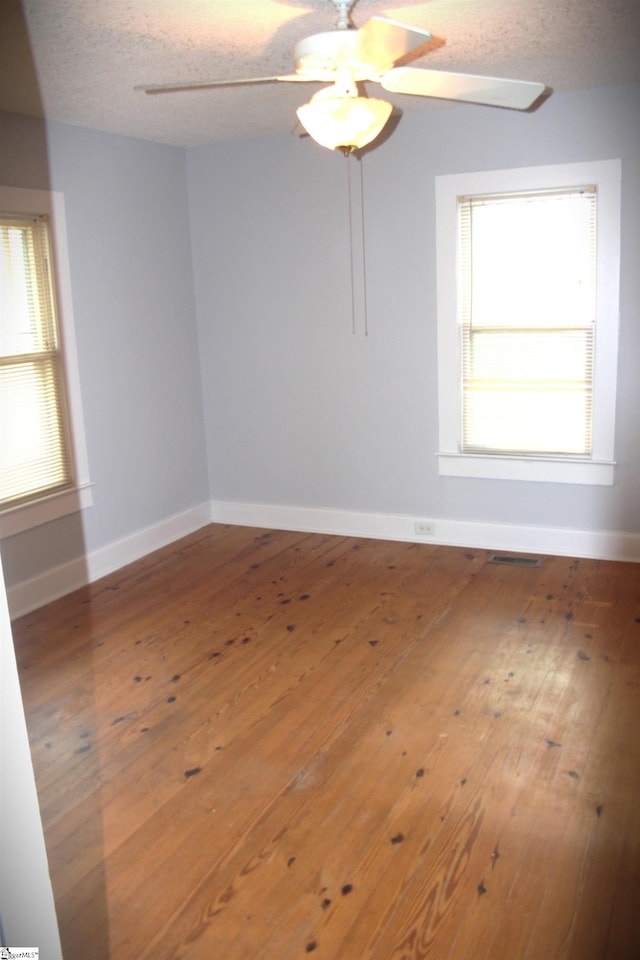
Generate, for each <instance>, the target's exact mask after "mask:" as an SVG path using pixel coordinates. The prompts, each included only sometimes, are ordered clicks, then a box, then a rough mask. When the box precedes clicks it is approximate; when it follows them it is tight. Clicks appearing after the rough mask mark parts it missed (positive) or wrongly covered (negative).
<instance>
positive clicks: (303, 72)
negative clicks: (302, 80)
mask: <svg viewBox="0 0 640 960" xmlns="http://www.w3.org/2000/svg"><path fill="white" fill-rule="evenodd" d="M357 42H358V31H357V30H331V31H329V32H327V33H315V34H313V35H312V36H310V37H306V38H305V39H304V40H300V41H299V43H297V44H296V45H295V47H294V51H293V55H294V58H295V64H296V73H298V74H299V75H300V76H304V77H309V78H313V79H314V80H321V81H331V80H333V79H334V78H335V74H336V70H338V68H339V67H347V68H348V69H349V70H350V72H351V74H352V76H353V79H354V80H355V81H358V80H375V79H376V78H377V72H372V70H371V65H370V64H366V63H362V61H360V60H358V59H357V57H356V55H355V54H356V46H357Z"/></svg>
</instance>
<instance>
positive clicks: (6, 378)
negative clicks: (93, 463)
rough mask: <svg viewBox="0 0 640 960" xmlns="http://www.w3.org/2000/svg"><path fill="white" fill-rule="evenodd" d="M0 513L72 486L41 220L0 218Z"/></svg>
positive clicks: (46, 243) (45, 237)
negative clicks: (36, 497) (0, 507)
mask: <svg viewBox="0 0 640 960" xmlns="http://www.w3.org/2000/svg"><path fill="white" fill-rule="evenodd" d="M0 432H1V435H2V448H1V454H0V505H2V506H8V505H12V504H14V503H19V502H22V501H25V500H28V499H31V498H33V497H35V496H41V495H42V494H43V493H46V492H54V491H56V490H58V489H62V488H64V487H66V486H68V485H70V483H71V463H70V455H69V443H68V439H67V429H66V416H65V402H64V374H63V364H62V355H61V350H60V342H59V335H58V327H57V321H56V311H55V296H54V288H53V278H52V274H51V258H50V249H49V233H48V224H47V219H46V217H44V216H41V217H33V216H25V217H20V216H16V215H14V214H11V215H9V216H4V215H1V214H0Z"/></svg>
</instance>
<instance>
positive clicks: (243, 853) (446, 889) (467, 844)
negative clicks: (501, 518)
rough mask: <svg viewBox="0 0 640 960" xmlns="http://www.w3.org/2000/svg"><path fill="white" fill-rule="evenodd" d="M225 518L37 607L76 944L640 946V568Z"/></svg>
mask: <svg viewBox="0 0 640 960" xmlns="http://www.w3.org/2000/svg"><path fill="white" fill-rule="evenodd" d="M488 558H489V554H488V553H487V552H486V551H483V550H461V549H454V548H444V547H437V546H434V545H429V544H407V543H388V542H381V541H374V540H359V539H352V538H344V537H330V536H323V535H308V534H301V533H284V532H277V531H266V532H265V531H261V530H254V529H248V528H240V527H227V526H215V525H214V526H210V527H206V528H205V529H203V530H201V531H199V532H197V533H195V534H193V535H191V536H190V537H187V538H185V539H184V540H181V541H179V542H178V543H176V544H173V545H171V546H170V547H167V548H165V549H163V550H161V551H159V552H157V553H155V554H153V555H151V556H149V557H147V558H145V559H144V560H141V561H139V562H138V563H136V564H133V565H131V566H129V567H127V568H125V569H124V570H121V571H119V572H118V573H116V574H114V575H112V576H110V577H107V578H105V579H103V580H101V581H99V582H97V583H95V584H93V585H92V586H91V587H88V588H86V589H84V590H82V591H79V592H77V593H74V594H72V595H70V596H68V597H65V598H63V599H61V600H59V601H57V602H55V603H53V604H50V605H49V606H48V607H46V608H43V609H42V610H39V611H37V612H35V613H33V614H30V615H28V616H26V617H23V618H22V619H20V620H18V621H16V622H15V624H14V635H15V643H16V651H17V656H18V663H19V669H20V675H21V682H22V686H23V696H24V702H25V709H26V713H27V724H28V728H29V734H30V739H31V746H32V754H33V760H34V766H35V771H36V780H37V785H38V792H39V797H40V804H41V809H42V815H43V821H44V828H45V837H46V842H47V848H48V853H49V860H50V868H51V873H52V880H53V887H54V894H55V899H56V904H57V910H58V919H59V924H60V931H61V938H62V944H63V952H64V957H65V960H87V958H91V960H111V958H116V957H117V958H118V960H169V958H171V960H177V958H182V957H184V958H189V960H254V958H256V960H257V958H259V960H294V958H301V957H304V956H306V955H307V954H313V955H314V957H317V958H318V960H321V958H322V960H426V958H429V960H489V958H491V960H556V958H558V960H559V958H566V960H613V958H616V960H627V958H632V957H633V958H635V957H637V956H640V920H639V917H638V909H639V904H640V869H639V868H640V696H639V690H640V686H639V685H640V566H639V565H633V564H624V563H611V562H598V561H589V560H572V559H566V558H551V557H543V558H541V559H542V563H541V566H539V567H522V566H514V565H497V564H493V563H489V562H488Z"/></svg>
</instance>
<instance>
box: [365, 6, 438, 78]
mask: <svg viewBox="0 0 640 960" xmlns="http://www.w3.org/2000/svg"><path fill="white" fill-rule="evenodd" d="M431 39H432V35H431V34H430V33H429V32H428V31H427V30H419V29H418V28H417V27H407V26H405V24H403V23H397V22H396V21H395V20H387V19H386V18H385V17H371V19H370V20H367V22H366V23H365V24H364V26H362V27H360V29H359V30H358V35H357V39H356V44H355V50H354V52H353V54H352V55H353V57H354V59H356V60H358V61H360V62H361V63H367V64H370V65H371V66H372V67H374V68H376V69H377V70H380V71H383V70H388V69H389V68H390V67H392V66H393V64H394V63H396V62H397V61H398V60H400V58H401V57H404V56H406V55H407V54H408V53H411V51H412V50H416V49H417V48H418V47H422V46H424V44H425V43H428V42H429V40H431Z"/></svg>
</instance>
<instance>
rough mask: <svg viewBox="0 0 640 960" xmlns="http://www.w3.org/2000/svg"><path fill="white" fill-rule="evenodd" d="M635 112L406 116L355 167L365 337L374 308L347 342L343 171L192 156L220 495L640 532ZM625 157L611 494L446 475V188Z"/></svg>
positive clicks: (573, 107) (466, 110)
mask: <svg viewBox="0 0 640 960" xmlns="http://www.w3.org/2000/svg"><path fill="white" fill-rule="evenodd" d="M638 103H639V90H638V87H637V86H631V87H620V88H609V89H604V90H595V91H582V92H576V93H569V94H556V95H554V96H552V97H551V98H550V100H548V101H547V102H546V103H545V104H544V105H543V106H542V108H541V109H540V110H539V111H538V112H536V113H534V114H520V113H514V112H511V111H503V110H493V109H488V108H480V107H477V108H476V107H462V106H459V107H455V108H452V109H445V110H438V111H430V112H428V113H423V114H421V115H416V114H413V115H406V116H405V117H404V118H403V119H402V121H401V123H400V125H399V127H398V129H397V130H396V131H395V133H394V134H393V136H392V137H390V138H389V139H388V141H387V142H386V143H385V144H383V145H382V146H381V147H379V148H378V149H377V150H375V151H371V152H370V153H369V154H368V155H367V156H366V157H365V158H364V159H363V161H362V166H361V167H360V166H359V165H358V164H357V163H355V162H352V163H351V166H352V195H353V194H354V193H357V194H358V196H359V189H360V187H359V182H360V181H359V177H360V173H361V172H362V174H363V179H364V216H365V224H366V226H365V241H366V245H365V251H366V278H367V315H368V330H369V335H368V336H367V337H365V336H364V335H363V330H362V303H361V302H358V303H357V311H356V313H357V317H356V319H357V323H356V335H355V336H354V335H353V334H352V316H351V292H350V277H351V273H350V257H349V244H348V226H349V223H348V209H349V205H348V195H347V189H348V184H347V166H346V161H345V160H344V159H343V158H342V157H341V156H339V155H333V154H331V153H329V152H328V151H326V150H322V149H321V148H319V147H316V146H315V144H313V143H312V142H311V141H309V140H307V141H303V142H300V141H298V140H296V139H295V138H286V137H277V138H272V139H265V140H263V141H260V142H253V143H252V142H243V143H232V144H226V145H212V146H208V147H201V148H197V149H194V150H191V151H189V154H188V176H189V197H190V211H191V214H190V215H191V228H192V236H193V239H194V274H195V280H196V284H195V285H196V300H197V310H198V322H199V327H200V343H201V364H202V371H203V385H204V386H203V389H204V404H205V420H206V432H207V444H208V447H207V449H208V459H209V473H210V477H211V496H212V498H213V499H220V500H235V501H242V502H247V503H252V502H254V503H267V504H279V505H295V506H305V507H327V508H335V509H344V510H359V511H365V512H382V513H393V514H412V515H419V516H420V515H421V516H429V517H441V518H449V519H456V520H474V521H482V522H495V523H508V524H514V523H515V524H534V525H541V526H542V527H553V526H556V527H569V528H575V529H577V530H612V531H616V530H618V531H625V532H638V531H640V496H639V490H638V488H639V483H638V477H639V475H640V473H639V467H640V463H639V459H640V449H639V448H640V444H639V443H638V415H637V411H638V408H639V404H640V392H639V383H640V378H639V377H638V358H639V357H640V350H639V346H640V344H639V337H640V332H639V325H638V320H637V318H638V314H639V309H638V308H639V306H640V295H639V293H640V292H639V284H638V274H639V271H638V266H637V265H638V263H640V243H639V240H640V222H639V220H638V215H637V214H638V209H640V204H639V199H640V198H639V188H640V125H639V123H638V117H639V110H638ZM617 157H620V158H622V170H623V197H622V203H623V213H622V269H621V274H622V275H621V291H622V293H621V327H620V331H621V332H620V376H619V397H618V414H617V433H616V458H617V460H618V468H617V471H616V482H615V485H614V486H613V487H588V486H577V487H576V486H567V485H562V484H546V483H537V484H536V483H521V482H519V483H516V482H511V481H491V480H466V479H459V478H449V477H439V475H438V472H437V462H436V457H435V453H436V450H437V447H438V440H437V406H436V388H437V368H436V275H435V268H436V264H435V247H436V224H435V211H434V178H435V177H436V176H437V175H439V174H444V173H456V172H461V171H471V170H484V169H495V168H502V167H515V166H529V165H536V164H549V163H563V162H570V161H580V160H596V159H609V158H617ZM356 206H357V204H356ZM355 213H356V217H355V219H356V221H357V223H356V225H355V226H356V230H355V232H356V241H357V242H356V252H357V251H358V249H359V248H358V243H360V242H361V238H360V239H359V238H358V235H357V224H358V223H359V222H360V221H359V216H360V214H359V211H358V210H357V209H356V211H355ZM358 289H359V288H358ZM360 301H361V298H360Z"/></svg>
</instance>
